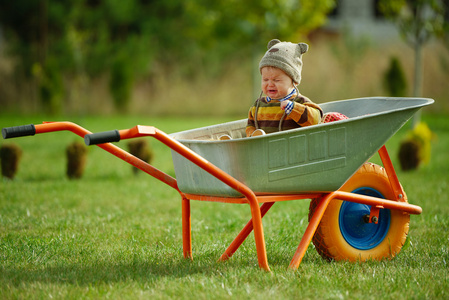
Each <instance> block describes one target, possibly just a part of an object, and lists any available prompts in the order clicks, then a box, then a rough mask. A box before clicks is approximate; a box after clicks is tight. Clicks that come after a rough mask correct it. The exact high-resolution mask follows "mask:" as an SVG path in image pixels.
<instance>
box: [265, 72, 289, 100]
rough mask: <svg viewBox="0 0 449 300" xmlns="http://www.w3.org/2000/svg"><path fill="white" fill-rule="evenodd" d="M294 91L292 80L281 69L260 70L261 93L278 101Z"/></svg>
mask: <svg viewBox="0 0 449 300" xmlns="http://www.w3.org/2000/svg"><path fill="white" fill-rule="evenodd" d="M293 89H294V85H293V80H292V79H291V78H290V76H288V75H287V74H285V73H284V71H282V70H281V69H278V68H275V67H263V68H262V92H263V93H264V94H265V95H267V96H268V97H270V98H273V99H279V98H282V97H285V96H287V95H288V94H289V93H290V92H291V91H292V90H293Z"/></svg>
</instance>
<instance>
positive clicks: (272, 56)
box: [259, 39, 309, 84]
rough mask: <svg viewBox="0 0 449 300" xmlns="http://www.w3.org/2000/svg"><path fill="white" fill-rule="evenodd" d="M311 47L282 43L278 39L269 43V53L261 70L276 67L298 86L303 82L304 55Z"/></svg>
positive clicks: (265, 56) (263, 58)
mask: <svg viewBox="0 0 449 300" xmlns="http://www.w3.org/2000/svg"><path fill="white" fill-rule="evenodd" d="M308 49H309V46H308V45H307V44H305V43H298V44H293V43H290V42H281V41H280V40H278V39H274V40H271V41H270V42H269V43H268V51H267V52H266V53H265V55H264V56H263V57H262V59H261V60H260V63H259V70H261V71H262V68H263V67H268V66H270V67H276V68H279V69H281V70H282V71H284V72H285V73H286V74H287V75H288V76H290V78H291V79H293V81H294V82H295V83H296V84H299V83H300V82H301V70H302V55H303V54H304V53H306V52H307V50H308Z"/></svg>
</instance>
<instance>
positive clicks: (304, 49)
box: [298, 43, 309, 54]
mask: <svg viewBox="0 0 449 300" xmlns="http://www.w3.org/2000/svg"><path fill="white" fill-rule="evenodd" d="M298 46H299V49H300V51H301V54H304V53H306V52H307V50H309V45H307V44H306V43H298Z"/></svg>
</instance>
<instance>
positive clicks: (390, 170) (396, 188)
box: [378, 145, 405, 202]
mask: <svg viewBox="0 0 449 300" xmlns="http://www.w3.org/2000/svg"><path fill="white" fill-rule="evenodd" d="M378 153H379V156H380V159H381V160H382V164H383V166H384V168H385V172H387V176H388V180H389V181H390V186H391V189H392V190H393V192H394V196H395V197H396V199H395V200H397V201H401V202H405V197H404V196H405V193H404V189H403V188H402V186H401V184H400V182H399V179H398V176H397V175H396V171H395V170H394V167H393V163H392V162H391V159H390V155H388V151H387V147H385V145H383V146H382V148H380V149H379V151H378Z"/></svg>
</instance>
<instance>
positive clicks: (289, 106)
mask: <svg viewBox="0 0 449 300" xmlns="http://www.w3.org/2000/svg"><path fill="white" fill-rule="evenodd" d="M294 106H295V103H294V102H293V101H290V100H286V101H282V102H281V109H282V110H285V112H286V114H287V115H289V114H290V113H291V112H292V110H293V107H294Z"/></svg>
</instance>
